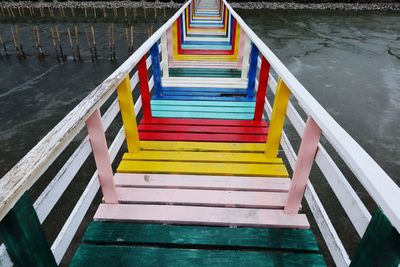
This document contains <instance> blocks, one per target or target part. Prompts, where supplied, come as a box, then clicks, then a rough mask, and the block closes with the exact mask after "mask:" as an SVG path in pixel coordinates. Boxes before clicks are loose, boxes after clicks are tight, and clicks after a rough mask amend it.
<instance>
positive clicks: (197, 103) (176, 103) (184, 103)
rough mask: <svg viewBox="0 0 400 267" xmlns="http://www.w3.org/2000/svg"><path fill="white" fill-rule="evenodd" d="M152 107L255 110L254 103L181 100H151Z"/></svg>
mask: <svg viewBox="0 0 400 267" xmlns="http://www.w3.org/2000/svg"><path fill="white" fill-rule="evenodd" d="M151 104H152V105H153V104H154V105H158V106H161V105H165V106H206V107H208V106H217V107H248V108H255V106H256V103H255V102H227V101H182V100H157V99H154V100H151Z"/></svg>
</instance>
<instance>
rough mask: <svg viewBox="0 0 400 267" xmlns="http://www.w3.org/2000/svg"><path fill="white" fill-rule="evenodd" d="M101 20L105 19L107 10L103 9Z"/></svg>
mask: <svg viewBox="0 0 400 267" xmlns="http://www.w3.org/2000/svg"><path fill="white" fill-rule="evenodd" d="M103 18H107V10H106V9H105V8H103Z"/></svg>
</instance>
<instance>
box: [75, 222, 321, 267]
mask: <svg viewBox="0 0 400 267" xmlns="http://www.w3.org/2000/svg"><path fill="white" fill-rule="evenodd" d="M83 242H84V244H82V245H80V247H79V248H78V250H77V252H76V254H75V256H74V258H73V260H72V262H71V264H70V266H94V265H95V266H108V267H109V266H245V265H251V266H298V265H305V266H325V262H324V259H323V257H322V255H320V254H319V253H318V251H319V248H318V245H317V243H316V240H315V237H314V236H313V234H312V232H311V231H310V230H295V229H260V228H248V227H246V228H229V227H207V226H176V225H160V224H132V223H110V222H93V223H91V224H90V225H89V227H88V229H87V231H86V232H85V235H84V237H83Z"/></svg>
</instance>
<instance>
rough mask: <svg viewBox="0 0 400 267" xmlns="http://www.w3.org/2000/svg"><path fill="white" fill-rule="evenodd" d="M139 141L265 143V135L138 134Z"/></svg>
mask: <svg viewBox="0 0 400 267" xmlns="http://www.w3.org/2000/svg"><path fill="white" fill-rule="evenodd" d="M139 138H140V140H153V141H199V142H246V143H265V140H266V135H253V134H220V133H215V134H207V133H177V132H142V131H141V132H139Z"/></svg>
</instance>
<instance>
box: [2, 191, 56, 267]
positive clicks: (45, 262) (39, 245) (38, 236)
mask: <svg viewBox="0 0 400 267" xmlns="http://www.w3.org/2000/svg"><path fill="white" fill-rule="evenodd" d="M0 235H1V239H2V241H3V242H4V244H5V246H6V248H7V251H8V254H9V255H10V258H11V260H12V261H13V263H14V264H15V265H17V266H49V267H50V266H57V264H56V261H55V260H54V256H53V253H51V250H50V247H49V244H48V242H47V239H46V236H45V234H44V232H43V230H42V227H41V225H40V222H39V218H38V217H37V214H36V212H35V209H34V208H33V206H32V202H31V201H30V198H29V195H28V193H27V192H25V193H24V194H23V195H22V197H21V198H20V199H19V200H18V202H17V203H16V204H15V206H14V207H13V208H12V209H11V210H10V211H9V212H8V213H7V215H6V216H5V217H4V218H3V220H1V222H0Z"/></svg>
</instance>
